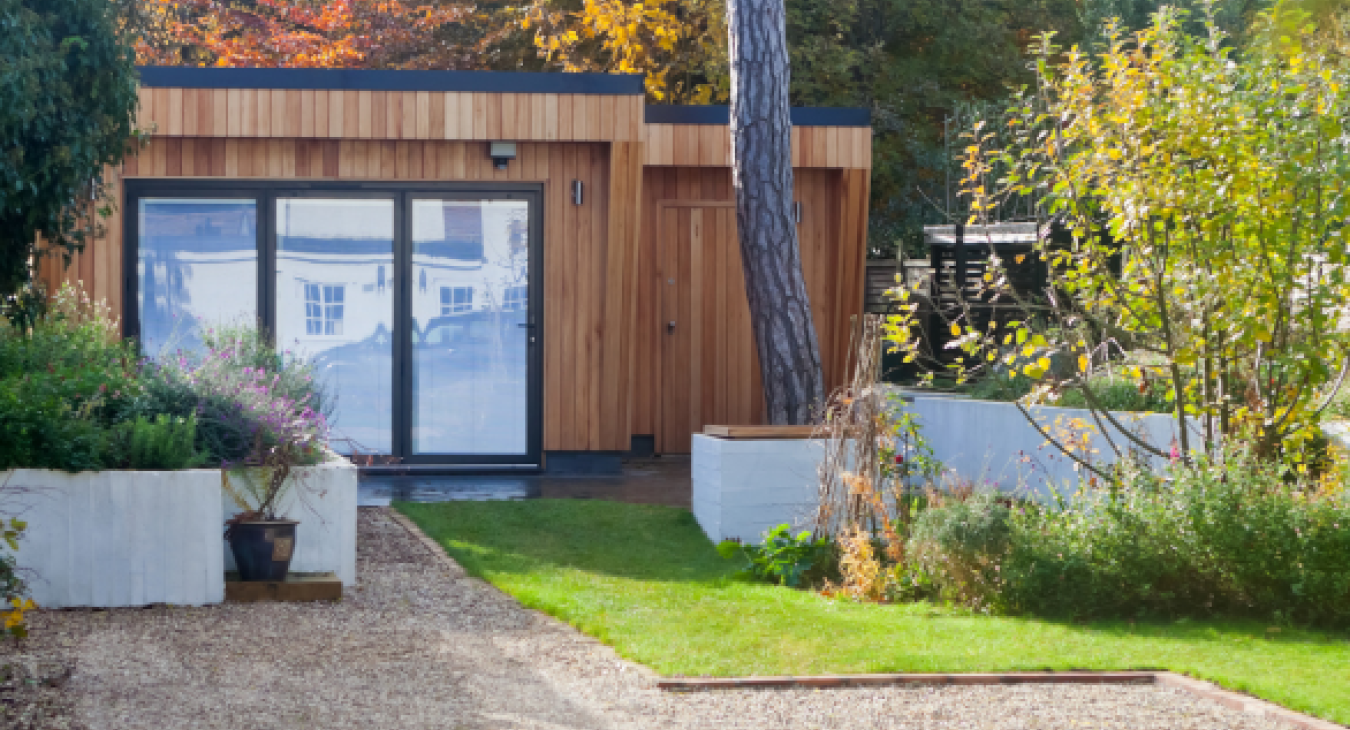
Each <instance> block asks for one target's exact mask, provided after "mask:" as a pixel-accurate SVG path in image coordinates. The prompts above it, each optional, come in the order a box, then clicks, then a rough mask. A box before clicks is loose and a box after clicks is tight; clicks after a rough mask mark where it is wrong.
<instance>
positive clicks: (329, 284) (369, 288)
mask: <svg viewBox="0 0 1350 730" xmlns="http://www.w3.org/2000/svg"><path fill="white" fill-rule="evenodd" d="M276 226H277V278H276V283H277V345H278V346H279V347H280V348H282V349H283V350H286V351H289V352H290V353H292V354H295V355H303V356H309V357H312V358H314V364H315V368H316V370H317V371H318V374H319V376H320V377H321V378H322V379H323V381H324V383H325V385H326V386H327V388H328V389H329V391H330V392H331V393H332V395H333V396H334V397H335V398H336V403H337V408H336V413H335V417H334V419H333V421H332V425H333V433H334V439H335V441H334V443H333V448H334V449H335V450H336V451H339V452H341V453H348V454H352V453H362V454H388V453H390V452H391V451H392V450H393V432H392V425H393V416H392V412H393V370H394V361H393V352H394V203H393V201H392V200H358V199H351V198H346V199H328V200H325V199H313V198H306V199H279V200H277V210H276Z"/></svg>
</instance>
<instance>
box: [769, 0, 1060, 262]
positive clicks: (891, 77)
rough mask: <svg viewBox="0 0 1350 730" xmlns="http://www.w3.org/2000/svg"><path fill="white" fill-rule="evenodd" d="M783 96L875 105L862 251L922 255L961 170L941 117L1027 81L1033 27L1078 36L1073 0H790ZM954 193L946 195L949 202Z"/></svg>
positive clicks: (805, 101)
mask: <svg viewBox="0 0 1350 730" xmlns="http://www.w3.org/2000/svg"><path fill="white" fill-rule="evenodd" d="M786 5H787V25H788V27H787V31H788V52H789V54H790V57H791V63H792V91H791V97H792V103H793V104H796V105H802V106H862V107H868V108H870V109H871V110H872V113H873V122H872V131H873V142H872V181H871V184H872V188H871V195H872V200H871V208H870V219H869V235H868V246H869V254H870V255H871V256H874V257H888V256H894V255H896V251H897V249H898V248H907V249H908V250H909V253H910V254H911V255H926V251H925V249H924V248H923V243H922V240H923V231H922V227H923V225H925V224H933V223H944V222H948V221H947V217H946V216H947V211H946V210H945V208H946V207H947V201H946V193H947V188H948V183H949V181H950V182H951V183H952V184H953V186H954V184H955V183H956V181H957V180H958V179H959V178H960V171H959V168H957V166H956V162H955V160H954V159H953V156H954V154H955V152H956V150H957V149H959V145H958V144H956V141H954V140H948V139H947V137H946V134H947V132H946V130H945V127H944V122H945V120H946V119H947V118H948V117H950V116H952V115H953V114H956V113H957V112H958V110H961V109H963V108H966V107H968V106H970V105H972V104H975V105H979V104H984V103H987V102H991V101H994V100H1001V99H1003V98H1005V97H1006V95H1007V93H1008V89H1009V88H1010V87H1015V86H1019V85H1022V84H1028V83H1031V81H1032V76H1031V74H1030V73H1029V71H1028V70H1027V61H1026V58H1025V56H1024V53H1025V51H1026V49H1027V47H1028V45H1029V43H1030V40H1031V38H1032V36H1033V35H1034V34H1035V33H1038V32H1041V31H1045V30H1053V31H1057V32H1059V33H1060V34H1061V35H1063V36H1065V37H1068V38H1077V37H1079V35H1080V33H1081V31H1080V30H1079V28H1080V26H1079V20H1078V7H1077V6H1078V3H1076V2H1074V1H1073V0H905V1H903V2H902V1H901V0H842V1H840V0H788V2H787V4H786ZM956 202H957V201H952V203H953V204H954V205H955V203H956Z"/></svg>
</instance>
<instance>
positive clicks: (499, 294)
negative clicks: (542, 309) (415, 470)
mask: <svg viewBox="0 0 1350 730" xmlns="http://www.w3.org/2000/svg"><path fill="white" fill-rule="evenodd" d="M412 215H413V218H412V236H413V261H412V264H413V270H412V279H411V281H412V286H413V293H412V302H413V320H414V330H413V363H412V365H413V396H412V397H413V403H412V408H413V433H412V447H413V453H416V454H499V455H519V454H525V453H526V452H527V449H528V440H527V435H528V408H527V396H528V390H527V384H528V342H529V337H530V330H529V329H527V328H525V327H522V326H521V325H523V324H525V323H527V322H528V313H527V308H528V304H529V267H530V261H529V208H528V204H527V203H526V202H525V201H516V200H474V201H465V200H414V201H413V203H412Z"/></svg>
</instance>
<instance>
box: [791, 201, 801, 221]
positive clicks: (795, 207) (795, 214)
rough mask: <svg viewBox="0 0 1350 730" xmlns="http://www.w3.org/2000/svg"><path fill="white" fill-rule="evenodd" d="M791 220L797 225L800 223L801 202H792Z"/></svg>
mask: <svg viewBox="0 0 1350 730" xmlns="http://www.w3.org/2000/svg"><path fill="white" fill-rule="evenodd" d="M792 220H793V222H795V223H796V224H797V225H801V223H802V204H801V203H799V202H798V203H793V204H792Z"/></svg>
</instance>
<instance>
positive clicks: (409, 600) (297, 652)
mask: <svg viewBox="0 0 1350 730" xmlns="http://www.w3.org/2000/svg"><path fill="white" fill-rule="evenodd" d="M359 535H360V539H359V556H358V561H359V570H360V576H361V582H362V585H361V587H360V588H359V589H357V590H355V591H351V592H350V593H349V594H348V597H347V598H346V599H345V600H343V601H342V602H341V603H340V604H337V605H299V604H226V605H223V606H217V607H212V608H168V607H155V608H148V609H118V610H110V611H85V610H80V611H47V612H39V614H38V615H37V618H36V620H35V621H34V622H33V625H32V632H33V638H31V639H30V640H29V641H28V642H26V645H25V646H24V647H22V648H21V649H15V648H14V647H12V646H8V647H6V648H0V667H4V666H6V665H8V666H9V667H10V669H9V670H7V673H6V672H3V671H0V727H3V728H5V729H6V730H9V729H10V728H24V729H25V730H26V729H27V728H43V729H44V730H46V729H47V728H89V729H91V730H103V729H104V728H109V729H111V728H119V729H120V728H154V729H155V730H163V729H188V728H203V729H205V728H237V729H239V730H271V729H273V728H277V729H280V728H288V729H291V728H323V729H325V730H337V729H339V728H353V729H357V728H359V729H360V730H383V729H385V728H388V729H391V730H392V729H395V728H397V729H399V730H414V729H420V728H437V730H456V729H461V728H462V729H468V728H474V729H475V730H476V729H478V728H483V729H490V730H510V729H515V728H540V729H543V728H615V729H627V728H672V729H681V730H682V729H684V728H708V729H709V730H712V729H714V728H716V729H718V730H728V729H736V728H746V729H747V730H750V729H753V730H775V729H778V728H782V729H785V730H786V729H788V728H792V729H794V730H795V729H798V728H801V729H806V728H841V729H842V728H848V729H849V730H862V729H866V728H925V729H931V730H937V729H939V728H941V729H946V728H953V729H954V728H963V729H964V728H1038V729H1040V728H1044V729H1049V728H1064V729H1068V728H1129V729H1130V730H1142V729H1144V728H1159V729H1162V728H1166V729H1167V730H1190V729H1196V730H1199V729H1202V728H1203V729H1206V730H1208V729H1210V728H1213V729H1215V730H1218V729H1220V728H1223V729H1252V730H1255V729H1258V728H1261V729H1264V728H1274V727H1279V726H1278V725H1273V724H1271V723H1269V722H1268V721H1265V720H1261V719H1259V718H1255V717H1251V716H1247V715H1243V714H1241V713H1238V712H1234V711H1231V710H1227V709H1224V708H1222V707H1220V706H1219V705H1217V704H1213V703H1210V702H1207V701H1202V700H1197V699H1194V698H1192V697H1191V696H1189V695H1187V694H1184V693H1182V692H1181V691H1179V690H1172V689H1164V688H1159V687H1152V686H1138V685H1135V686H1095V687H1094V686H1056V687H1049V686H1011V687H943V688H936V687H934V688H886V689H844V690H821V691H813V690H790V691H772V690H771V691H737V692H707V693H696V694H668V693H662V692H660V691H658V690H656V689H655V686H654V681H653V680H654V677H653V675H652V673H651V672H650V671H648V670H647V669H645V668H643V667H640V666H637V665H635V664H632V663H630V662H626V661H622V660H620V659H618V658H617V657H616V656H615V654H614V652H613V651H611V650H610V649H609V648H607V647H605V646H603V645H602V644H600V643H599V642H596V641H594V640H592V639H590V638H587V637H585V636H582V635H581V634H579V633H577V632H576V631H574V630H572V629H571V628H569V627H567V626H564V625H562V624H560V623H558V622H557V621H554V620H553V619H550V618H548V617H546V616H543V615H541V614H539V613H536V612H533V611H529V610H526V609H524V608H522V607H520V606H519V605H518V604H517V603H516V602H515V601H514V600H512V599H511V598H509V597H507V596H505V595H503V594H501V593H499V592H498V591H496V590H495V589H493V588H491V587H489V586H488V585H486V584H485V583H483V582H482V581H479V580H476V579H472V578H468V577H466V576H465V575H464V573H463V571H462V570H460V569H458V568H457V567H451V566H450V565H449V564H447V563H446V562H442V561H440V560H437V559H435V558H434V557H433V556H432V555H431V553H429V552H428V550H427V549H426V548H425V547H423V545H422V544H421V543H420V542H417V541H416V540H414V539H413V538H412V537H411V536H410V535H409V534H408V533H407V532H406V531H405V530H404V529H403V528H402V527H401V526H399V525H398V524H397V523H396V522H394V521H393V520H391V519H390V518H389V516H388V513H387V511H386V510H384V509H362V510H361V516H360V527H359ZM7 713H8V714H7Z"/></svg>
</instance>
